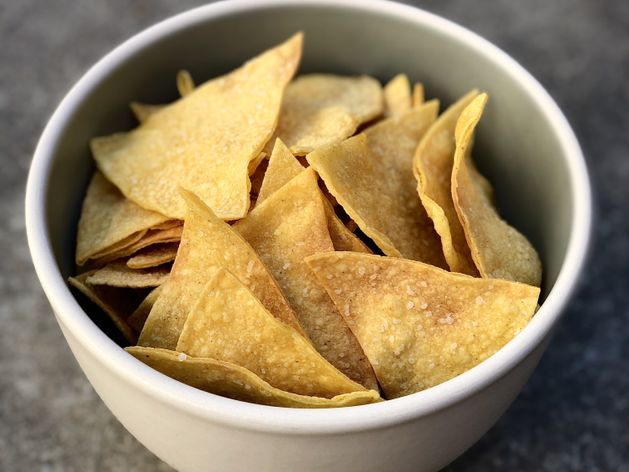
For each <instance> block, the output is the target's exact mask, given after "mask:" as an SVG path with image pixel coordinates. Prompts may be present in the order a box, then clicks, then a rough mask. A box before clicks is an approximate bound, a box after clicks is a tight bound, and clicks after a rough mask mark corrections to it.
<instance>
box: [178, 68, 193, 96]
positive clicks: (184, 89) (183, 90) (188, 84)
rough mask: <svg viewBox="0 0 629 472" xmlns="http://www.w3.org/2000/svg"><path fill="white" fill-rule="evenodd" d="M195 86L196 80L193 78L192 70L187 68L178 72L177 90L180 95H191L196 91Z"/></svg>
mask: <svg viewBox="0 0 629 472" xmlns="http://www.w3.org/2000/svg"><path fill="white" fill-rule="evenodd" d="M194 87H195V86H194V80H192V76H191V75H190V72H188V71H187V70H180V71H179V72H177V91H178V92H179V95H181V96H182V97H185V96H187V95H190V94H191V93H192V92H193V91H194Z"/></svg>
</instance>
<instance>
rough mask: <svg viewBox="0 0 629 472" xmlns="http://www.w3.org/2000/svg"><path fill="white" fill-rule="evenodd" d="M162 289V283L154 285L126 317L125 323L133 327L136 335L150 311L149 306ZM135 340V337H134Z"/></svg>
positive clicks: (151, 306)
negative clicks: (157, 285)
mask: <svg viewBox="0 0 629 472" xmlns="http://www.w3.org/2000/svg"><path fill="white" fill-rule="evenodd" d="M163 289H164V285H160V286H159V287H155V288H154V289H153V290H151V291H150V292H149V294H148V295H147V296H146V298H145V299H144V300H142V302H141V303H140V304H139V305H138V307H137V308H136V309H135V310H133V313H131V314H130V315H129V317H128V318H127V324H128V325H129V326H131V328H133V331H135V332H136V333H137V334H138V335H139V334H140V333H141V332H142V328H143V327H144V323H146V318H147V317H148V316H149V313H150V312H151V308H153V305H155V302H156V301H157V298H158V297H159V295H160V294H161V293H162V290H163ZM136 340H137V338H136Z"/></svg>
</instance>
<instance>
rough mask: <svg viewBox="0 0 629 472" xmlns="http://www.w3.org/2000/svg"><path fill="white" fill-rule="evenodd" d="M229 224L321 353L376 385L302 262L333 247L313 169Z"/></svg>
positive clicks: (348, 333) (346, 330)
mask: <svg viewBox="0 0 629 472" xmlns="http://www.w3.org/2000/svg"><path fill="white" fill-rule="evenodd" d="M234 228H235V229H236V230H237V231H238V232H239V233H240V234H242V236H243V237H244V238H245V239H246V240H247V241H248V242H249V244H251V246H253V248H254V249H255V250H256V251H257V252H258V254H260V258H261V259H262V261H263V262H264V263H265V264H266V266H267V267H268V268H269V270H270V271H271V273H272V274H273V276H274V277H275V279H276V280H277V282H278V283H279V285H280V287H281V288H282V291H283V292H284V294H285V295H286V298H287V299H288V301H289V303H290V304H291V306H292V307H293V310H294V311H295V314H296V315H297V318H298V319H299V324H300V325H301V326H302V327H303V329H304V331H305V332H306V334H307V335H308V337H309V338H310V340H311V341H312V343H313V344H314V346H315V347H316V348H317V350H318V351H319V352H320V353H321V354H322V355H323V357H325V358H326V359H327V360H328V361H330V362H331V363H332V365H334V366H335V367H336V368H338V369H339V370H340V371H341V372H343V373H344V374H346V375H347V376H349V377H350V378H351V379H353V380H356V381H357V382H360V383H361V384H363V385H367V386H368V387H369V388H376V380H375V377H374V375H373V371H372V369H371V366H370V365H369V363H368V362H367V359H366V358H365V355H364V353H363V352H362V349H361V348H360V345H359V344H358V342H357V341H356V338H355V337H354V336H353V334H352V333H351V331H350V330H349V328H348V327H347V324H346V323H345V321H344V320H343V318H342V317H341V315H340V313H339V312H338V310H337V309H336V308H335V307H334V305H333V303H332V301H331V300H330V298H329V297H328V296H327V294H326V293H325V291H324V290H323V289H321V288H320V287H319V285H318V284H317V282H316V280H315V278H314V276H313V275H312V273H311V272H310V270H309V269H308V267H307V265H306V264H305V263H304V261H303V259H304V257H306V256H309V255H311V254H316V253H319V252H326V251H333V250H334V246H333V245H332V241H331V240H330V235H329V232H328V227H327V220H326V216H325V210H324V205H323V200H322V196H321V192H320V191H319V187H318V185H317V177H316V174H315V172H314V171H313V170H312V169H306V170H302V172H301V173H300V174H299V175H298V176H297V177H295V178H293V179H292V180H291V181H290V182H288V183H287V184H285V185H284V186H282V187H281V188H280V189H279V190H277V191H276V192H274V193H273V194H272V195H271V196H270V197H269V198H268V199H267V200H265V201H264V202H262V203H261V204H258V205H257V206H256V207H255V208H254V209H253V210H252V211H251V212H250V213H249V214H248V215H247V217H246V218H244V219H242V220H240V221H239V222H238V223H236V224H235V225H234ZM271 384H273V382H271Z"/></svg>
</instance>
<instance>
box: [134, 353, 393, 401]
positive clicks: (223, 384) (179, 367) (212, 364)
mask: <svg viewBox="0 0 629 472" xmlns="http://www.w3.org/2000/svg"><path fill="white" fill-rule="evenodd" d="M125 350H126V351H127V352H128V353H129V354H131V355H132V356H134V357H135V358H136V359H138V360H140V361H142V362H144V363H145V364H146V365H148V366H150V367H152V368H153V369H155V370H157V371H159V372H161V373H162V374H164V375H167V376H169V377H171V378H173V379H175V380H179V381H180V382H183V383H185V384H188V385H190V386H191V387H195V388H198V389H199V390H203V391H206V392H209V393H213V394H216V395H221V396H223V397H228V398H232V399H234V400H241V401H245V402H250V403H258V404H261V405H270V406H279V407H286V408H339V407H347V406H357V405H365V404H368V403H375V402H379V401H381V398H380V396H379V395H378V393H377V392H374V391H373V390H363V391H358V392H351V393H344V394H342V395H337V396H335V397H333V398H320V397H309V396H305V395H297V394H294V393H289V392H285V391H283V390H280V389H277V388H275V387H272V386H271V385H269V384H268V383H267V382H265V381H264V380H262V379H261V378H260V377H258V376H257V375H255V374H254V373H253V372H251V371H249V370H247V369H245V368H244V367H240V366H237V365H235V364H232V363H230V362H222V361H218V360H215V359H210V358H198V357H190V356H186V355H185V354H183V353H178V352H175V351H169V350H167V349H155V348H148V347H139V346H134V347H128V348H126V349H125Z"/></svg>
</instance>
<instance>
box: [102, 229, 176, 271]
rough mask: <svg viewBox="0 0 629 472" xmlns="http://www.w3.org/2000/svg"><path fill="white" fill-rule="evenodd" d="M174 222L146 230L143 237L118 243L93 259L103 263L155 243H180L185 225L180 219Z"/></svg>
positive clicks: (129, 254) (131, 253)
mask: <svg viewBox="0 0 629 472" xmlns="http://www.w3.org/2000/svg"><path fill="white" fill-rule="evenodd" d="M170 221H173V220H170ZM174 222H176V225H175V226H171V227H169V228H167V229H150V230H148V231H144V232H143V234H142V235H141V237H140V238H138V239H137V240H135V241H132V242H130V243H128V244H124V245H120V246H118V245H116V246H115V247H113V248H111V249H110V250H108V251H106V252H101V253H98V254H95V255H94V256H93V257H92V259H94V263H95V264H102V263H107V262H111V261H115V260H116V259H121V258H123V257H129V256H131V255H133V254H136V253H137V252H138V251H140V250H142V249H145V248H148V247H151V246H153V245H155V244H166V243H178V242H179V241H180V240H181V234H182V232H183V225H182V223H181V221H179V220H174ZM161 226H165V225H161Z"/></svg>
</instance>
